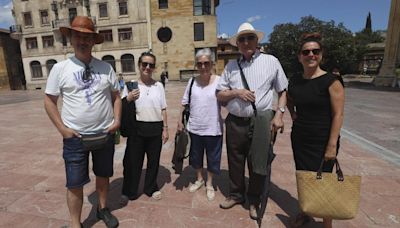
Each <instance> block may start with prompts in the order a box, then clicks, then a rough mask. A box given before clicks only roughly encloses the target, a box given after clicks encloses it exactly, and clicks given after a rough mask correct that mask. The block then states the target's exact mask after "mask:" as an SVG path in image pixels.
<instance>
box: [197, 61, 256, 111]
mask: <svg viewBox="0 0 400 228" xmlns="http://www.w3.org/2000/svg"><path fill="white" fill-rule="evenodd" d="M236 62H237V64H238V66H239V70H240V76H241V78H242V82H243V86H244V88H245V89H247V90H249V91H250V88H249V84H247V80H246V77H245V76H244V73H243V70H242V66H240V62H239V59H237V60H236ZM189 101H190V99H189ZM251 107H253V112H254V116H257V108H256V103H255V102H251Z"/></svg>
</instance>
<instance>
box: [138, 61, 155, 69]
mask: <svg viewBox="0 0 400 228" xmlns="http://www.w3.org/2000/svg"><path fill="white" fill-rule="evenodd" d="M140 64H141V65H142V67H143V68H146V67H147V66H149V68H150V69H154V68H156V64H155V63H148V62H141V63H140Z"/></svg>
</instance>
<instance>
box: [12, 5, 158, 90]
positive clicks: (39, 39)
mask: <svg viewBox="0 0 400 228" xmlns="http://www.w3.org/2000/svg"><path fill="white" fill-rule="evenodd" d="M13 6H14V9H13V15H14V18H15V21H16V25H14V26H12V28H11V31H12V37H14V38H15V39H18V40H19V41H20V46H21V53H22V59H23V66H24V71H25V75H26V79H27V86H28V88H30V89H35V88H36V89H39V88H43V87H44V85H45V83H46V80H47V77H48V75H49V72H50V70H51V68H52V66H53V65H54V64H55V63H57V62H59V61H62V60H65V59H66V58H68V57H69V56H71V55H73V48H72V46H71V45H70V43H69V41H68V40H67V38H66V37H63V36H61V34H60V33H59V30H58V29H59V27H60V26H69V24H70V22H71V21H72V19H73V18H74V17H75V16H76V15H85V16H91V17H92V19H93V21H94V22H95V24H96V27H97V30H98V32H100V33H102V34H103V35H104V36H105V42H104V43H103V44H100V45H96V46H95V47H94V50H93V55H94V56H95V57H97V58H99V59H102V60H105V61H107V62H109V63H110V64H111V65H112V66H113V67H114V69H115V71H116V72H117V74H119V73H122V74H123V75H125V76H127V77H128V78H129V77H134V76H135V75H136V65H135V62H136V61H135V60H136V59H137V58H138V57H139V56H140V54H141V53H142V52H143V51H147V50H148V49H149V44H150V39H149V35H148V33H147V30H148V27H149V23H150V21H149V11H148V8H149V7H148V6H149V1H148V0H129V1H128V0H109V1H104V0H99V1H94V0H90V1H89V0H61V1H60V0H53V1H52V0H40V1H39V0H13Z"/></svg>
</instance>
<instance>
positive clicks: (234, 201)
mask: <svg viewBox="0 0 400 228" xmlns="http://www.w3.org/2000/svg"><path fill="white" fill-rule="evenodd" d="M242 203H244V199H234V198H230V197H228V198H226V199H225V201H224V202H222V203H220V204H219V207H220V208H222V209H229V208H232V207H233V206H235V205H236V204H242Z"/></svg>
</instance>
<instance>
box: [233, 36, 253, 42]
mask: <svg viewBox="0 0 400 228" xmlns="http://www.w3.org/2000/svg"><path fill="white" fill-rule="evenodd" d="M237 40H238V42H239V43H243V42H244V41H246V40H247V42H250V41H254V40H256V36H255V35H248V36H241V37H239V38H238V39H237Z"/></svg>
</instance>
